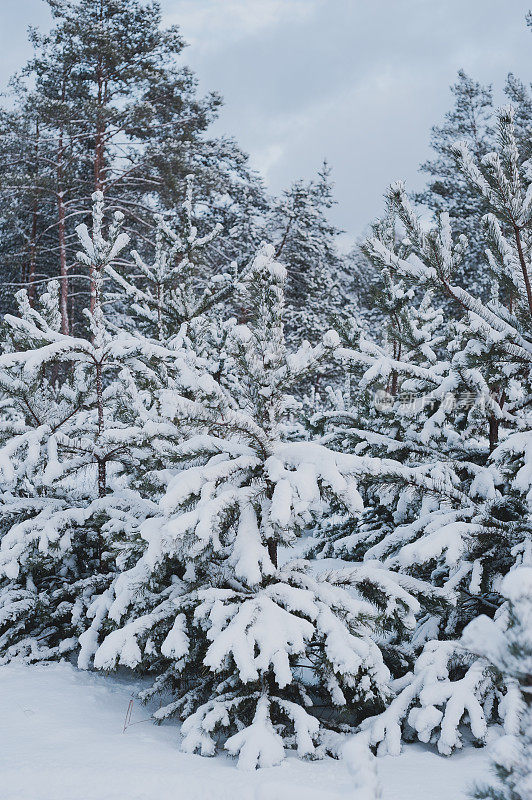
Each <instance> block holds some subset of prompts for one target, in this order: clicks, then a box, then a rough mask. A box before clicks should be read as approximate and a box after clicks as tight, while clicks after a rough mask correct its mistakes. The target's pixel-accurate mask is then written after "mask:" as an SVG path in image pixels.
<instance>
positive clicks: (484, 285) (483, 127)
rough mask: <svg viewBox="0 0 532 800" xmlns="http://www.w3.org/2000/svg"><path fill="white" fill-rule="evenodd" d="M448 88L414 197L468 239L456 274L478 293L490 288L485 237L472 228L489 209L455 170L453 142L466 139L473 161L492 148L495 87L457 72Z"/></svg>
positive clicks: (462, 72)
mask: <svg viewBox="0 0 532 800" xmlns="http://www.w3.org/2000/svg"><path fill="white" fill-rule="evenodd" d="M451 92H452V94H453V96H454V108H453V109H452V110H451V111H449V112H447V114H446V115H445V122H444V124H443V125H441V126H437V125H436V126H434V127H433V128H432V136H431V147H432V149H433V150H434V152H435V158H434V159H431V160H428V161H426V162H425V163H424V164H422V165H421V171H422V172H425V173H427V174H428V175H429V184H428V186H427V188H426V189H425V190H424V191H423V192H420V193H418V194H416V195H415V200H416V201H417V202H419V203H423V204H425V205H426V206H428V208H430V210H431V211H432V212H433V213H434V214H435V215H438V214H441V213H442V212H446V213H448V214H449V218H450V220H451V222H452V224H453V227H454V229H455V230H456V231H457V233H461V234H464V235H465V236H467V237H468V241H469V242H470V247H469V250H468V253H467V257H466V259H465V261H464V263H463V264H462V265H461V267H460V269H459V272H458V274H457V278H458V280H459V281H460V282H463V283H465V284H466V285H468V286H469V287H470V288H471V289H472V290H473V291H474V292H475V293H476V294H481V293H482V292H484V291H486V289H488V288H489V284H490V275H489V272H488V271H487V270H486V267H485V264H484V261H485V259H484V250H485V246H486V241H485V239H484V238H483V237H482V236H481V235H479V232H478V230H476V229H475V228H474V227H473V226H475V225H476V224H477V220H478V219H479V218H480V217H482V216H483V214H485V213H486V211H487V207H486V203H485V201H484V198H483V197H482V196H481V195H480V196H479V195H478V193H477V192H475V191H474V190H472V188H471V186H470V184H469V183H468V181H467V180H466V179H465V177H464V176H463V175H462V174H461V173H460V172H459V171H458V170H457V169H456V163H455V156H454V151H453V145H454V143H455V142H456V141H457V140H464V141H467V142H468V144H469V146H470V148H471V151H472V153H473V154H474V156H475V158H476V159H477V160H480V159H481V158H482V157H483V156H485V155H486V153H488V152H489V151H490V150H491V148H492V146H493V143H494V131H493V121H492V118H493V91H492V87H491V86H483V85H482V84H480V83H478V82H477V81H474V80H473V79H472V78H471V77H469V75H467V74H466V73H465V72H464V70H460V71H459V72H458V80H457V82H456V83H455V84H454V85H453V86H451Z"/></svg>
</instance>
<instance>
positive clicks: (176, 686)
mask: <svg viewBox="0 0 532 800" xmlns="http://www.w3.org/2000/svg"><path fill="white" fill-rule="evenodd" d="M284 281H285V270H284V268H283V267H282V266H281V265H280V264H279V263H277V262H276V261H275V259H274V250H273V247H271V246H265V247H264V248H263V249H262V250H261V251H260V252H259V254H258V255H257V257H256V258H255V260H254V263H253V267H252V269H251V271H250V273H249V275H248V276H247V281H246V286H247V291H248V293H249V294H248V298H247V302H248V303H249V306H248V307H249V308H252V309H253V317H252V319H251V321H250V323H249V325H240V326H237V327H236V328H234V329H233V330H232V333H231V339H230V341H229V342H228V344H227V349H228V351H229V352H231V353H232V356H233V367H232V369H231V370H229V369H228V377H227V380H226V381H225V383H224V384H220V383H218V382H217V381H216V380H215V378H214V377H213V376H212V375H209V373H208V372H205V373H204V375H203V376H202V377H201V379H200V380H199V381H198V383H197V385H196V387H195V391H194V398H195V399H194V401H192V400H189V399H187V398H185V397H183V396H182V395H180V394H179V393H178V392H176V391H175V390H172V389H170V390H169V391H164V392H162V394H161V396H160V409H161V411H162V412H163V413H165V414H166V415H167V418H168V423H167V430H168V434H169V435H170V436H171V435H172V432H173V431H174V430H176V429H177V426H178V425H179V421H180V420H185V421H186V422H187V424H190V425H191V426H192V432H193V435H192V436H189V437H185V438H184V439H183V441H182V444H181V445H179V446H178V447H177V448H174V462H173V463H174V465H175V466H173V467H172V468H171V469H168V461H167V462H166V468H165V469H162V470H159V471H158V472H156V473H154V476H153V478H154V480H155V479H156V478H158V480H159V482H161V481H162V482H163V484H162V486H161V489H160V502H159V510H158V512H157V513H156V514H153V515H150V517H149V518H147V519H146V520H145V521H144V522H143V523H142V524H141V526H140V528H139V533H140V538H141V539H142V540H143V542H139V540H138V539H137V540H135V541H133V540H131V541H130V543H129V553H130V555H129V557H128V562H127V563H128V567H129V568H128V569H125V570H124V571H123V572H122V573H121V574H120V575H119V576H118V577H117V579H116V581H115V582H114V584H113V586H112V590H111V591H112V593H111V595H109V594H106V595H103V596H102V597H101V598H100V601H99V603H95V605H94V608H93V611H92V616H93V617H94V622H93V625H92V626H91V629H90V630H89V631H87V634H83V635H82V637H81V643H82V651H81V656H80V658H81V663H82V664H83V665H86V664H87V663H88V658H90V657H91V655H92V654H93V653H94V665H95V666H96V667H98V668H100V669H110V668H113V667H115V666H116V664H117V663H118V664H125V665H127V666H130V667H135V668H137V669H143V670H147V671H149V672H152V673H155V674H157V675H158V677H157V678H156V681H155V684H154V686H153V689H152V690H150V691H148V692H145V693H144V695H143V696H144V698H147V697H150V696H152V694H153V693H155V692H158V691H161V690H163V689H165V690H171V691H172V692H173V694H174V695H175V699H174V700H173V701H172V702H171V703H170V704H169V705H167V706H165V707H163V708H161V709H159V711H157V712H156V714H155V718H156V719H158V720H162V719H164V718H166V717H168V716H171V715H175V714H177V715H179V716H180V717H181V718H182V719H184V723H183V728H182V732H183V735H184V740H183V746H184V748H185V749H186V750H188V751H191V752H193V751H198V752H201V753H203V754H204V755H211V754H213V753H214V751H215V748H216V742H217V740H218V739H221V741H223V742H224V746H225V748H226V749H227V750H228V751H229V752H230V753H232V754H234V755H237V754H238V755H239V757H240V764H241V766H243V767H246V768H254V767H255V766H267V765H272V764H274V763H277V762H278V761H279V760H281V759H282V757H283V747H284V745H287V746H291V747H296V748H297V750H298V753H299V754H300V755H305V756H311V755H318V754H319V753H320V749H319V748H318V745H319V743H320V740H321V743H322V751H323V746H324V745H325V743H326V741H327V740H326V738H324V735H323V733H322V732H320V722H321V724H322V727H323V729H325V730H326V729H327V728H333V729H335V728H337V727H338V726H339V725H340V727H341V717H342V715H341V714H340V718H339V720H338V721H335V720H334V719H332V720H331V719H330V718H329V717H328V715H327V714H323V713H322V711H321V710H322V709H323V708H324V706H327V705H329V704H331V703H332V705H333V706H336V707H338V709H339V711H341V709H342V708H343V709H345V710H346V712H350V714H351V715H352V719H353V721H354V722H356V721H357V720H358V719H360V718H361V717H362V716H363V714H364V713H368V711H370V710H377V709H379V708H382V707H383V703H384V702H385V700H386V698H387V697H388V694H389V686H388V679H389V670H388V667H387V666H386V663H385V658H384V656H383V652H381V649H382V650H384V651H386V649H387V648H388V647H389V648H391V649H393V647H394V643H396V642H398V641H400V640H401V638H402V637H404V635H405V631H407V630H408V629H409V628H410V627H411V626H412V625H413V620H414V615H415V614H416V613H417V612H418V610H419V601H418V599H417V596H418V595H421V594H422V593H424V592H427V591H428V593H429V594H431V590H430V588H429V587H428V586H427V585H426V584H424V583H423V582H417V581H415V580H412V579H407V581H406V583H403V579H402V578H401V577H400V576H398V577H397V578H394V577H393V576H391V575H390V574H389V573H388V572H387V571H386V570H382V569H379V568H377V569H375V568H373V567H372V566H371V565H365V566H364V567H363V568H362V569H359V570H357V569H354V568H349V569H348V570H346V571H344V570H339V571H335V572H333V573H330V574H327V575H323V576H318V577H315V576H313V575H312V573H311V572H310V571H309V569H308V566H307V564H306V563H305V562H302V561H300V560H295V561H294V560H292V561H288V562H287V563H285V559H284V556H283V557H282V560H281V548H283V549H284V548H286V547H290V546H292V545H293V544H294V542H295V540H296V537H297V535H298V532H299V531H301V529H302V528H304V526H305V525H306V524H308V522H309V521H310V520H311V518H312V517H313V516H314V515H315V514H316V513H318V512H319V511H320V508H321V506H322V498H326V497H328V496H332V495H334V496H336V497H337V498H338V501H339V502H341V503H342V504H343V506H344V507H346V508H348V509H350V510H352V511H354V510H356V509H358V508H359V504H360V497H359V495H358V492H357V490H356V485H355V479H354V475H355V474H356V473H357V472H358V471H360V470H361V468H362V465H361V463H360V461H359V460H358V459H357V458H356V457H345V456H343V455H341V454H340V453H337V452H334V451H332V450H329V449H328V448H326V447H324V446H321V445H317V444H315V443H312V442H290V441H286V439H285V435H284V431H285V429H286V423H287V421H288V417H287V414H288V411H289V408H290V405H291V403H290V398H289V396H287V394H286V392H287V390H288V389H289V387H291V386H294V385H295V384H296V383H297V381H299V380H301V379H302V378H303V377H304V376H305V375H307V374H308V373H309V372H310V371H311V370H312V369H313V368H314V367H315V366H316V365H317V364H319V363H320V362H321V361H322V360H323V359H324V358H325V357H326V356H327V355H328V354H329V353H330V352H331V350H332V349H333V348H334V347H335V346H336V344H337V338H336V336H335V335H333V334H332V333H328V334H326V336H325V338H324V340H323V341H322V343H320V344H318V345H316V347H314V348H311V347H310V345H308V344H305V345H303V346H302V348H300V349H299V350H298V351H296V352H295V353H292V354H290V353H288V352H287V351H286V347H285V340H284V332H283V322H282V317H283V288H284ZM195 426H197V431H194V427H195ZM161 430H162V428H161ZM150 496H151V497H152V498H153V497H154V493H153V491H152V492H151V493H150ZM142 544H143V546H142ZM127 546H128V545H127V543H126V550H124V553H126V552H127ZM139 554H140V557H139ZM436 594H437V590H436ZM390 598H392V599H390ZM373 628H378V629H379V631H382V633H381V634H380V635H379V641H380V645H379V644H377V642H376V641H375V638H374V634H373V633H372V629H373ZM98 636H99V637H100V641H101V644H100V645H99V647H98V648H97V649H96V648H95V646H94V642H95V641H96V638H97V637H98ZM306 709H308V710H306ZM311 711H313V712H314V713H310V712H311ZM345 720H346V722H348V721H349V715H347V716H345Z"/></svg>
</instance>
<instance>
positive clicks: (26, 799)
mask: <svg viewBox="0 0 532 800" xmlns="http://www.w3.org/2000/svg"><path fill="white" fill-rule="evenodd" d="M137 688H138V684H135V683H134V682H133V681H132V679H131V678H130V677H129V676H128V677H114V676H107V677H106V676H103V675H101V674H94V673H87V672H80V671H78V670H76V669H74V668H73V667H72V666H70V665H69V664H65V663H63V664H41V665H37V666H24V665H21V664H15V663H13V664H10V665H8V666H4V667H1V668H0V800H125V799H126V798H127V800H234V798H238V800H340V798H342V800H351V799H352V800H362V798H365V795H361V794H360V789H359V788H358V786H357V776H356V768H355V770H354V773H355V774H353V764H351V763H350V760H349V759H347V767H349V769H348V768H347V767H346V762H344V761H335V760H333V759H325V760H323V761H315V762H305V761H301V760H300V759H298V758H297V757H294V758H288V759H287V760H286V761H284V762H283V764H282V765H281V766H278V767H271V768H264V769H261V770H259V771H257V772H242V771H241V770H238V769H236V768H235V766H234V764H235V762H234V761H233V760H232V759H231V758H230V757H228V756H218V757H216V758H212V759H207V758H204V757H202V756H196V755H189V754H187V753H183V752H181V751H180V750H179V744H178V738H179V736H178V728H177V726H176V725H175V723H171V724H168V725H162V726H160V727H156V726H154V725H153V723H152V722H151V721H148V718H149V715H150V712H151V711H152V710H153V708H145V707H144V706H142V705H140V703H139V702H138V701H137V700H135V701H134V705H133V710H132V716H131V724H130V725H129V726H128V727H127V728H126V730H125V732H123V728H124V720H125V717H126V712H127V709H128V705H129V702H130V699H131V696H132V692H134V691H135V690H136V689H137ZM137 723H138V724H137ZM355 755H356V753H354V755H353V759H354V760H357V759H355ZM353 759H351V760H353ZM376 763H377V770H378V779H379V783H380V784H381V786H382V799H383V800H426V798H429V797H430V799H431V800H450V798H452V800H465V798H466V797H467V789H468V788H469V787H470V786H471V784H472V783H473V782H474V781H475V780H477V779H479V778H482V777H485V775H486V769H487V752H486V750H475V749H473V748H466V749H465V750H464V751H461V752H457V753H455V754H454V755H452V756H451V757H450V758H444V757H443V756H439V755H437V754H436V753H435V752H434V751H433V750H431V749H429V748H427V747H425V746H424V745H421V744H414V745H407V746H405V748H404V752H403V754H402V755H400V756H398V757H395V758H394V757H392V756H383V757H381V758H378V759H377V760H376ZM361 766H363V767H364V768H366V767H365V765H361Z"/></svg>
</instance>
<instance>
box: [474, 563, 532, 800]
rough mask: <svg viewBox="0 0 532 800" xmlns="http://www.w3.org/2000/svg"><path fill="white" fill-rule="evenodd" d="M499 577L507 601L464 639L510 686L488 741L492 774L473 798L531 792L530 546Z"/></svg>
mask: <svg viewBox="0 0 532 800" xmlns="http://www.w3.org/2000/svg"><path fill="white" fill-rule="evenodd" d="M523 555H524V558H523V559H521V560H520V562H521V563H520V564H519V565H518V566H517V567H516V568H515V569H513V570H512V571H511V572H510V573H509V574H508V575H507V576H506V577H505V579H504V580H503V582H502V585H501V594H502V596H503V597H504V598H505V601H506V602H505V604H504V605H503V606H502V607H501V609H500V610H499V613H498V616H497V617H496V618H495V619H490V618H489V617H486V616H481V617H478V618H477V619H476V620H474V621H473V622H471V623H470V624H469V625H468V626H467V628H466V629H465V631H464V635H463V637H462V642H463V644H464V646H465V647H466V648H467V649H468V650H469V651H470V652H473V653H477V654H478V655H480V656H482V657H484V658H485V659H486V662H487V663H488V664H489V665H492V666H494V667H495V668H496V669H497V670H499V671H500V673H501V674H502V675H503V676H504V677H505V679H506V682H507V685H508V687H509V689H508V694H507V696H506V703H507V705H508V706H509V709H508V712H509V713H508V718H509V719H510V720H511V724H510V725H507V726H506V735H504V736H502V737H501V738H500V739H498V740H497V741H496V742H495V743H494V744H493V745H492V751H491V761H492V767H493V771H494V776H493V780H492V781H490V782H485V783H483V784H482V785H477V786H476V788H475V791H474V793H473V797H474V798H476V800H530V797H532V625H531V620H532V567H531V566H530V549H529V552H528V553H526V554H523Z"/></svg>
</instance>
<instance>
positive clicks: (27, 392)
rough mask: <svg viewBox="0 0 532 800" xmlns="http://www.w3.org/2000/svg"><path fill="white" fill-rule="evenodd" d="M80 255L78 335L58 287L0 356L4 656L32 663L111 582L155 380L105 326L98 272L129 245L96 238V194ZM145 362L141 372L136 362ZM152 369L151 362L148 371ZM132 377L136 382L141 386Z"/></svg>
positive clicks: (14, 329) (138, 352)
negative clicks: (83, 317) (141, 417)
mask: <svg viewBox="0 0 532 800" xmlns="http://www.w3.org/2000/svg"><path fill="white" fill-rule="evenodd" d="M94 201H95V206H94V213H93V232H92V235H89V232H88V230H87V228H86V227H85V226H84V225H81V226H80V227H79V228H78V234H79V237H80V239H81V242H82V245H83V247H84V250H83V252H81V253H79V254H78V258H79V260H80V261H85V263H86V265H87V266H90V267H91V268H92V269H93V270H94V274H95V303H94V310H93V312H89V311H88V312H87V322H88V330H87V335H86V336H85V337H75V336H73V335H72V334H65V333H63V332H62V330H61V328H62V325H61V309H60V302H59V298H60V294H59V292H58V289H59V287H58V285H57V283H55V284H54V283H51V284H49V288H48V291H47V292H45V293H44V294H42V295H41V297H40V304H39V307H38V308H32V307H31V306H30V304H29V299H28V296H27V293H26V292H25V291H24V290H22V291H21V292H20V293H19V303H20V315H19V316H18V317H14V316H10V315H7V316H6V320H5V324H6V328H7V344H6V347H5V351H4V353H3V354H2V355H1V356H0V370H1V371H0V376H1V377H0V381H1V387H2V406H3V420H4V421H3V423H2V428H1V442H2V446H1V449H0V465H1V484H0V486H1V491H2V518H1V519H2V532H1V540H0V575H1V576H2V577H1V578H0V581H1V582H0V597H1V600H0V603H1V605H2V622H1V623H0V652H1V657H2V658H3V659H4V660H9V659H11V658H14V657H15V656H18V657H23V658H25V659H26V660H30V661H34V660H40V659H43V658H45V659H49V658H54V657H61V656H62V655H63V654H65V653H68V652H70V651H75V650H76V649H77V647H78V635H79V633H81V631H83V630H84V628H85V625H84V620H85V611H86V610H87V608H88V606H89V605H90V602H91V599H92V595H93V594H94V593H99V592H101V591H103V590H104V589H105V588H106V586H107V585H108V584H109V582H110V580H111V579H112V577H113V573H114V570H115V563H114V555H115V553H114V552H113V550H112V548H111V549H109V547H108V545H109V543H110V542H111V543H112V542H113V539H114V531H115V529H116V528H120V519H121V518H122V519H123V517H124V514H125V513H126V510H127V509H128V508H129V503H130V501H129V496H128V492H127V487H126V485H125V481H124V475H127V474H128V472H129V471H131V470H132V469H133V468H134V466H135V464H136V459H135V455H138V454H135V441H136V440H137V441H139V442H141V438H140V437H139V436H136V427H135V423H136V415H135V413H134V410H135V406H136V405H138V400H137V394H138V392H139V391H140V389H141V388H142V387H144V390H145V391H146V389H147V388H148V387H149V385H150V381H151V383H153V381H154V376H155V375H156V355H157V354H153V353H150V352H149V351H148V352H146V351H145V350H144V351H143V349H142V342H141V341H140V340H139V339H138V338H135V337H133V336H131V335H130V334H126V333H123V332H121V331H120V330H117V329H116V328H114V327H113V326H112V325H111V324H109V323H108V321H107V320H106V318H105V312H104V297H103V279H104V272H105V269H106V268H107V267H108V266H109V265H110V264H111V263H112V262H113V260H114V259H115V258H116V257H117V256H118V255H119V253H120V251H121V250H122V249H123V248H124V247H125V245H126V244H127V241H128V237H127V235H126V234H124V233H123V232H120V227H121V225H122V218H121V216H120V214H118V213H117V214H116V215H115V217H114V221H113V222H112V224H111V227H110V229H109V238H108V239H106V238H105V237H104V234H103V228H102V223H103V196H102V195H101V193H97V194H96V195H95V196H94ZM143 358H144V363H143ZM148 364H149V365H150V366H149V368H148ZM134 376H136V377H137V378H138V381H137V383H135V381H134Z"/></svg>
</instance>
